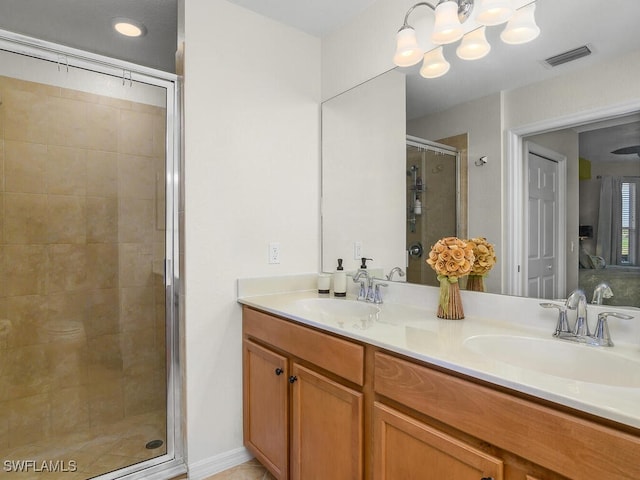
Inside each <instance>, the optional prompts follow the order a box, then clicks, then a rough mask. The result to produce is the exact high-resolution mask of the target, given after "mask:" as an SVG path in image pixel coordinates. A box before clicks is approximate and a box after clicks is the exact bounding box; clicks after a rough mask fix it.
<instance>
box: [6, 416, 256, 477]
mask: <svg viewBox="0 0 640 480" xmlns="http://www.w3.org/2000/svg"><path fill="white" fill-rule="evenodd" d="M164 432H165V416H164V413H163V412H156V413H149V414H144V415H138V416H133V417H129V418H127V419H125V420H122V421H119V422H115V423H113V424H112V425H110V426H109V427H106V428H101V429H100V431H99V432H93V435H92V434H78V435H68V436H66V437H64V438H61V439H59V440H58V442H57V443H56V444H51V442H50V441H47V442H44V441H43V442H40V443H33V444H30V445H25V446H21V447H16V448H10V449H7V450H6V451H3V452H2V464H0V480H5V479H6V480H46V479H52V480H59V479H64V480H85V479H87V478H91V477H95V476H97V475H101V474H104V473H106V472H109V471H112V470H116V469H119V468H123V467H125V466H128V465H133V464H135V463H138V462H141V461H144V460H148V459H149V458H153V457H156V456H159V455H163V454H164V453H165V451H166V443H165V444H163V445H162V447H160V448H157V449H153V450H149V449H147V448H146V444H147V442H149V441H151V440H156V439H160V440H162V441H163V442H164V441H165V433H164ZM18 460H33V461H35V462H36V464H37V465H38V466H39V470H40V471H39V472H36V471H34V469H33V468H32V467H31V468H29V470H30V471H26V472H25V471H23V472H18V471H7V470H8V468H7V464H6V461H18ZM72 460H73V461H74V462H75V464H76V465H77V470H76V471H75V472H68V473H61V472H60V471H57V472H46V471H43V470H44V469H43V468H42V462H43V461H46V462H51V463H53V464H55V462H56V461H60V463H58V465H59V466H66V468H67V469H68V468H69V466H70V465H71V464H70V462H71V461H72ZM222 478H224V479H226V478H236V477H222ZM238 478H245V477H238ZM246 478H256V479H257V478H262V477H246ZM266 478H269V477H266Z"/></svg>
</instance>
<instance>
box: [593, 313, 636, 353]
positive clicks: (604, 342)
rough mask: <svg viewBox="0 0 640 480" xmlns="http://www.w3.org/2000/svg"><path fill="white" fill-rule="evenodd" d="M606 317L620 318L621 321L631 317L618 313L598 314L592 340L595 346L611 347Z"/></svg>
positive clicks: (611, 342)
mask: <svg viewBox="0 0 640 480" xmlns="http://www.w3.org/2000/svg"><path fill="white" fill-rule="evenodd" d="M608 317H616V318H622V319H623V320H631V319H632V318H633V317H632V316H631V315H626V314H624V313H618V312H602V313H599V314H598V323H597V324H596V329H595V331H594V332H593V338H594V339H595V340H596V342H597V344H598V345H600V346H603V347H613V341H612V340H611V334H610V333H609V324H608V323H607V318H608Z"/></svg>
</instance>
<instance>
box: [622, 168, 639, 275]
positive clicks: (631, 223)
mask: <svg viewBox="0 0 640 480" xmlns="http://www.w3.org/2000/svg"><path fill="white" fill-rule="evenodd" d="M622 182H624V183H628V184H629V189H628V195H627V200H628V205H627V207H628V210H627V211H626V212H624V211H623V214H625V215H626V217H627V218H628V227H629V257H628V262H629V264H631V265H636V266H637V265H639V264H640V238H639V236H640V235H639V233H640V218H639V217H640V177H624V178H623V179H622Z"/></svg>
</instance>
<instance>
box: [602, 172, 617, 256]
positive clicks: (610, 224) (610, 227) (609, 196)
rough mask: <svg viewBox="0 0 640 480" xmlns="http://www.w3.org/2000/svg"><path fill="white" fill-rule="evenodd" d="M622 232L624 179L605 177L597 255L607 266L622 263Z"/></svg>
mask: <svg viewBox="0 0 640 480" xmlns="http://www.w3.org/2000/svg"><path fill="white" fill-rule="evenodd" d="M621 232H622V179H621V178H620V177H608V176H603V177H602V179H601V181H600V208H599V210H598V238H597V241H596V255H598V256H599V257H602V258H603V259H604V261H605V265H617V264H618V263H619V262H620V259H621V258H620V257H621V253H622V252H621V247H620V246H621V241H622V236H621Z"/></svg>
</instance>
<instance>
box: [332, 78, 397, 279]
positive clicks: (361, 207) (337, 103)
mask: <svg viewBox="0 0 640 480" xmlns="http://www.w3.org/2000/svg"><path fill="white" fill-rule="evenodd" d="M404 99H405V81H404V75H402V74H401V73H398V72H395V71H392V72H387V73H385V74H384V75H380V76H379V77H376V78H375V79H373V80H371V81H369V82H367V83H366V84H364V85H361V86H360V87H358V88H354V89H352V90H349V91H348V92H345V93H343V94H342V95H339V96H337V97H334V98H332V99H331V100H329V101H327V102H324V103H323V105H322V190H323V192H322V194H323V207H322V213H323V218H322V249H323V255H324V256H323V259H322V261H323V265H322V268H323V271H325V272H332V271H334V270H335V268H336V259H337V258H342V259H343V260H344V267H345V270H347V271H351V270H355V269H357V268H358V266H359V265H360V261H359V259H355V258H354V257H355V254H354V243H355V242H358V241H359V242H361V243H362V255H361V256H363V257H367V258H372V259H373V261H372V262H369V266H370V267H371V268H382V269H383V270H384V271H385V272H388V271H389V270H391V268H393V267H394V266H399V267H401V268H404V267H405V266H406V265H405V263H406V254H405V251H406V245H405V235H404V232H405V230H406V193H405V182H406V175H405V171H406V147H405V141H406V140H405V138H406V131H405V117H406V112H405V101H404ZM381 225H382V226H383V228H380V226H381Z"/></svg>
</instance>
